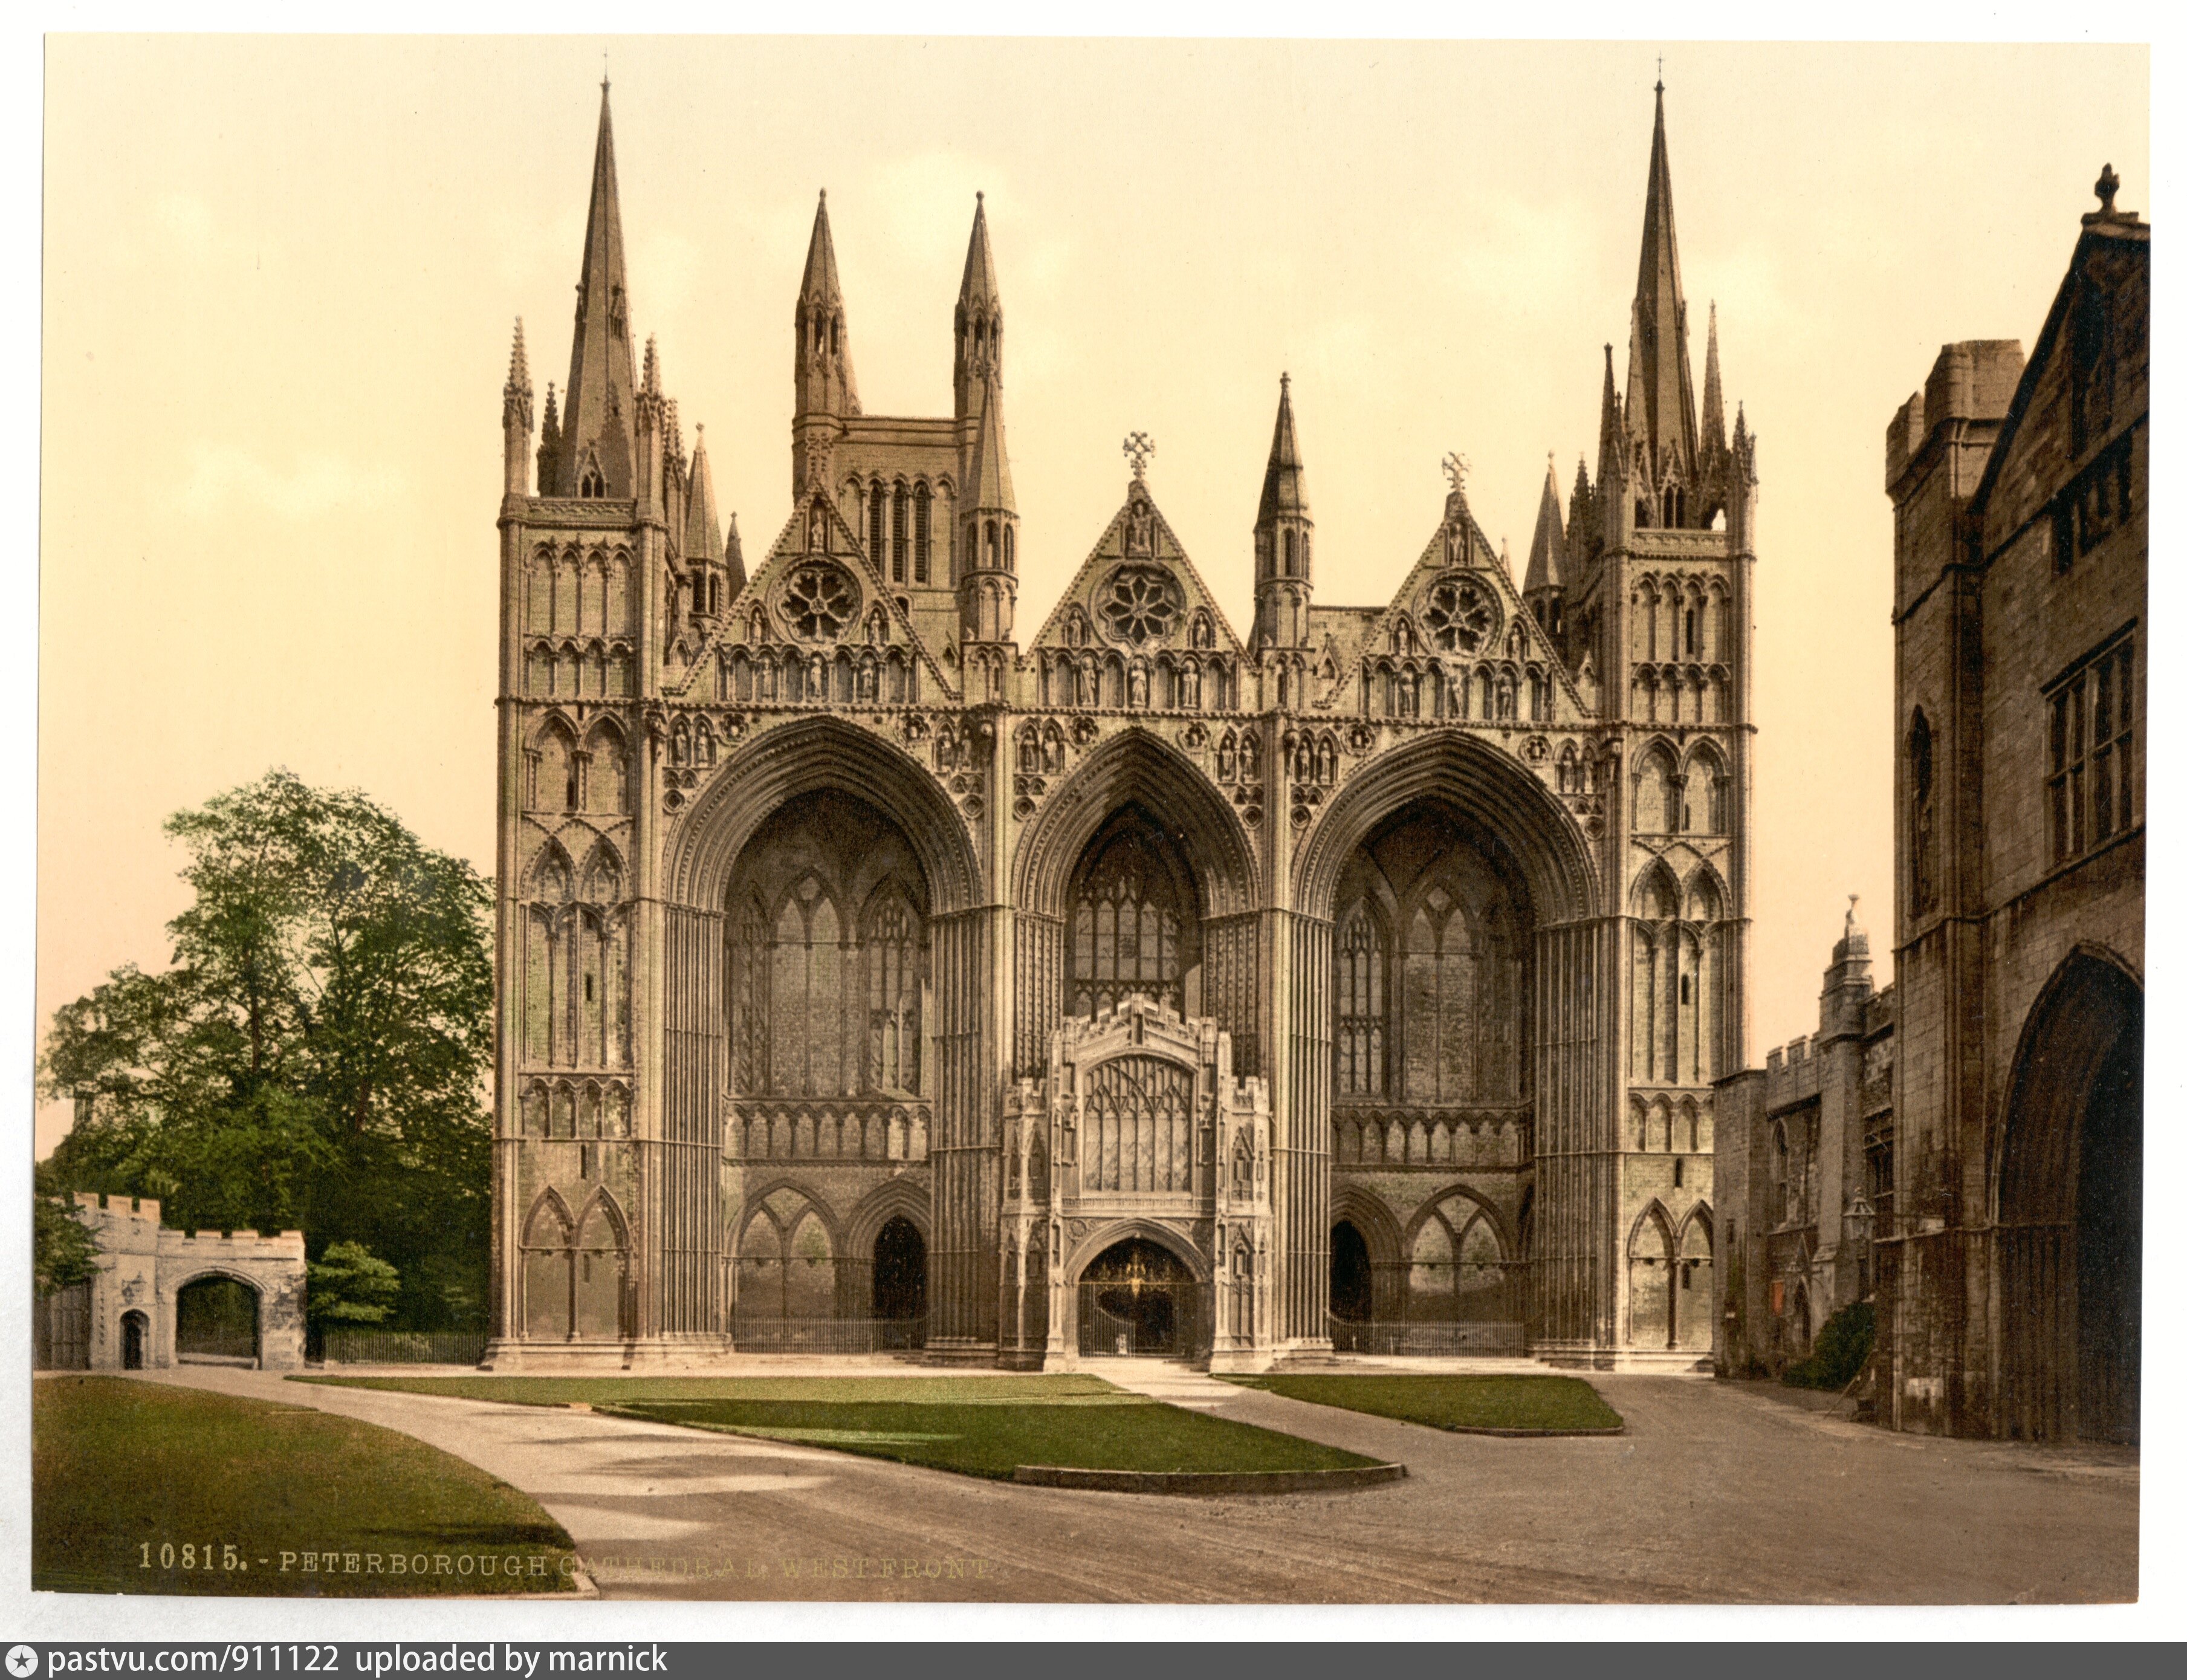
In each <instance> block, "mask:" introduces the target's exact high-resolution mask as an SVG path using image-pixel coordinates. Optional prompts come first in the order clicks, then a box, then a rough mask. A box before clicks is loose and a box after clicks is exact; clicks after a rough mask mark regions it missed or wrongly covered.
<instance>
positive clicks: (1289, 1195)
mask: <svg viewBox="0 0 2187 1680" xmlns="http://www.w3.org/2000/svg"><path fill="white" fill-rule="evenodd" d="M791 324H792V329H793V338H794V370H795V384H796V402H795V412H794V418H793V420H792V424H791V458H790V467H791V484H792V488H793V492H794V497H795V502H794V508H793V511H792V513H791V514H790V518H789V520H788V521H787V522H786V524H785V525H784V527H783V528H782V530H781V531H779V534H778V535H777V536H776V537H774V539H773V542H771V543H770V544H769V545H768V547H767V550H766V552H765V553H764V554H763V556H762V557H761V558H760V559H759V562H758V564H757V565H756V567H755V568H754V569H753V570H751V572H750V574H749V576H748V575H747V572H746V569H745V557H744V553H743V547H742V539H741V537H740V536H739V531H738V529H737V524H736V520H735V519H734V515H732V516H731V517H730V519H729V520H728V525H727V528H726V530H725V529H724V528H723V525H722V520H721V516H720V514H719V512H718V510H717V506H716V502H715V497H714V492H713V489H712V484H711V473H710V469H709V467H708V464H707V458H706V447H705V441H704V438H703V435H701V436H700V437H699V439H698V440H697V441H696V443H695V446H694V447H693V448H692V450H691V451H690V452H689V454H688V455H687V454H686V452H685V449H684V446H683V438H682V434H681V429H680V422H679V419H678V417H677V408H676V405H675V403H674V402H672V401H671V400H670V399H669V398H668V397H667V396H666V394H665V391H664V389H663V386H662V383H661V364H660V359H659V357H658V355H657V352H656V351H655V347H654V346H653V345H652V344H651V343H650V342H648V344H647V346H646V347H645V350H644V355H643V357H639V356H638V354H637V353H636V352H635V351H634V349H633V345H632V337H631V313H630V306H629V301H628V296H627V290H626V285H625V275H624V268H623V256H622V234H621V223H620V211H619V208H618V204H617V196H616V173H615V157H614V145H613V138H612V132H611V127H610V121H609V115H608V110H607V104H606V98H605V93H604V91H603V98H602V107H601V114H600V123H599V136H598V141H597V144H596V150H595V158H594V165H593V197H592V211H591V216H590V220H589V223H588V232H587V236H586V246H585V252H584V256H583V264H582V279H581V282H580V285H579V288H578V303H577V312H576V336H575V342H574V345H573V347H572V351H571V371H570V377H569V381H568V383H567V385H566V386H565V388H564V390H563V391H562V392H561V394H560V396H559V400H558V397H557V394H556V392H555V391H554V388H553V387H552V386H550V387H549V388H548V394H547V401H546V404H545V407H544V413H543V419H542V420H541V423H540V424H539V426H538V428H537V430H536V431H535V429H534V411H533V391H532V385H531V377H530V374H529V372H528V369H527V366H526V352H525V347H524V340H523V334H522V330H521V328H519V330H518V334H517V340H516V345H515V348H514V351H513V354H512V357H511V362H510V368H509V379H508V382H507V385H506V387H505V389H504V391H503V439H504V444H505V452H504V479H503V492H504V494H503V502H502V505H501V514H500V531H501V554H500V564H501V568H502V572H501V576H502V603H503V611H502V622H501V637H502V640H501V688H500V693H501V699H500V701H499V758H500V789H499V854H498V868H497V870H496V875H497V879H498V890H499V895H500V896H499V906H498V913H499V934H498V939H499V946H498V1060H497V1082H496V1110H495V1112H496V1144H495V1167H494V1186H493V1193H494V1201H495V1209H496V1212H495V1233H496V1255H495V1273H494V1305H493V1312H494V1324H495V1340H494V1341H493V1343H492V1346H491V1348H490V1349H489V1358H490V1359H491V1360H492V1362H493V1363H495V1364H497V1365H499V1366H504V1367H507V1366H521V1365H523V1364H524V1363H528V1362H532V1361H543V1360H551V1361H553V1362H554V1363H570V1362H572V1361H575V1362H577V1363H586V1362H597V1363H610V1364H621V1363H631V1362H633V1361H642V1360H649V1359H667V1358H677V1359H690V1358H703V1357H706V1356H708V1355H711V1354H716V1353H719V1352H721V1351H726V1350H728V1349H730V1348H732V1347H743V1348H781V1347H809V1348H815V1349H821V1348H844V1349H848V1348H865V1347H869V1346H897V1345H902V1344H905V1343H915V1344H918V1345H923V1346H924V1347H925V1351H926V1353H927V1356H928V1357H935V1358H961V1359H967V1360H977V1361H988V1362H994V1361H999V1362H1001V1363H1008V1364H1012V1365H1017V1366H1027V1367H1032V1366H1041V1365H1051V1366H1052V1365H1054V1364H1060V1363H1068V1362H1069V1361H1071V1359H1073V1358H1075V1357H1079V1356H1080V1355H1081V1354H1082V1353H1086V1352H1096V1351H1114V1345H1115V1340H1116V1338H1117V1337H1120V1336H1121V1337H1122V1340H1124V1341H1125V1342H1126V1343H1127V1344H1128V1345H1132V1346H1138V1347H1141V1348H1142V1349H1143V1350H1144V1349H1148V1348H1153V1347H1167V1348H1168V1350H1169V1351H1173V1352H1177V1353H1181V1354H1184V1355H1187V1356H1190V1357H1200V1358H1203V1359H1210V1360H1213V1361H1215V1362H1217V1363H1223V1364H1226V1365H1233V1366H1251V1365H1253V1364H1257V1363H1266V1361H1267V1360H1268V1359H1269V1358H1271V1357H1275V1356H1277V1355H1279V1354H1280V1353H1282V1352H1284V1351H1290V1350H1299V1349H1326V1348H1329V1347H1330V1346H1331V1345H1332V1343H1334V1344H1335V1345H1336V1346H1339V1347H1374V1346H1414V1347H1421V1348H1426V1347H1436V1348H1452V1349H1454V1348H1462V1347H1499V1348H1521V1347H1527V1346H1531V1347H1532V1348H1534V1349H1536V1350H1538V1351H1542V1352H1543V1353H1545V1354H1547V1355H1549V1356H1551V1357H1558V1358H1561V1359H1566V1360H1570V1361H1573V1362H1576V1363H1599V1364H1605V1365H1607V1364H1619V1363H1649V1362H1655V1363H1673V1364H1684V1365H1686V1366H1690V1365H1692V1364H1693V1363H1695V1360H1696V1358H1706V1357H1707V1354H1708V1350H1709V1334H1710V1327H1709V1323H1708V1315H1707V1313H1706V1311H1705V1310H1704V1311H1701V1312H1699V1313H1697V1314H1695V1313H1689V1312H1686V1311H1684V1308H1683V1306H1681V1289H1680V1288H1679V1287H1678V1284H1677V1283H1676V1281H1675V1280H1676V1279H1677V1278H1678V1277H1679V1276H1680V1275H1682V1274H1681V1267H1682V1266H1685V1267H1686V1270H1685V1273H1684V1275H1689V1276H1690V1275H1695V1274H1694V1273H1693V1270H1692V1266H1691V1265H1687V1262H1692V1263H1693V1264H1695V1265H1706V1263H1707V1257H1708V1256H1709V1254H1710V1253H1711V1252H1712V1241H1713V1222H1712V1212H1711V1208H1710V1200H1711V1194H1712V1192H1711V1171H1712V1153H1713V1146H1712V1125H1713V1104H1714V1102H1715V1093H1714V1090H1713V1084H1714V1082H1715V1081H1716V1080H1717V1079H1718V1078H1719V1077H1720V1076H1722V1075H1723V1073H1724V1072H1725V1071H1726V1070H1730V1069H1735V1068H1737V1067H1739V1066H1740V1065H1742V1064H1743V1062H1744V1059H1745V1020H1746V1004H1745V997H1746V985H1745V961H1746V932H1747V922H1746V917H1747V905H1748V902H1749V885H1748V879H1747V868H1748V862H1747V859H1748V851H1747V829H1748V787H1749V783H1750V761H1751V727H1750V725H1749V723H1748V721H1747V720H1748V718H1749V717H1750V716H1751V711H1750V703H1749V694H1750V690H1751V681H1750V677H1751V612H1750V606H1749V603H1750V598H1751V571H1752V567H1753V565H1754V552H1755V550H1754V544H1755V517H1756V483H1757V477H1756V472H1755V444H1754V440H1753V438H1752V437H1751V435H1749V434H1748V432H1747V430H1746V420H1745V416H1744V414H1743V413H1741V414H1740V416H1739V417H1738V419H1737V422H1736V424H1735V425H1734V426H1731V427H1729V428H1727V424H1726V414H1725V407H1724V402H1723V391H1722V381H1721V379H1720V377H1719V374H1718V358H1717V351H1716V338H1715V332H1714V323H1713V319H1712V323H1711V330H1710V335H1709V339H1708V346H1707V357H1706V368H1705V373H1704V379H1703V382H1702V391H1701V399H1700V400H1699V401H1698V402H1697V401H1696V400H1695V382H1694V379H1693V374H1692V368H1691V363H1690V360H1689V350H1688V338H1687V319H1686V305H1685V301H1684V292H1683V288H1682V284H1681V280H1680V277H1679V273H1678V255H1677V242H1676V236H1675V230H1674V228H1673V218H1672V205H1671V190H1670V166H1669V157H1668V149H1667V142H1666V140H1665V132H1664V125H1663V113H1662V104H1661V89H1660V88H1658V90H1657V104H1656V128H1655V135H1654V143H1653V150H1652V154H1651V157H1650V169H1649V182H1648V188H1647V194H1646V201H1645V210H1644V220H1643V230H1642V241H1641V260H1640V267H1639V288H1638V292H1637V295H1636V297H1635V301H1634V306H1633V338H1632V344H1631V348H1630V352H1629V356H1628V363H1627V386H1626V389H1625V391H1623V392H1622V394H1621V393H1620V391H1618V389H1617V386H1616V380H1615V377H1614V374H1615V367H1614V362H1612V360H1611V358H1610V357H1609V356H1608V354H1607V351H1605V370H1604V389H1603V396H1602V408H1601V415H1600V428H1599V439H1598V452H1597V456H1596V464H1597V469H1598V471H1597V475H1596V478H1595V480H1594V481H1590V480H1589V478H1588V472H1587V464H1586V463H1585V462H1584V461H1582V462H1581V464H1580V467H1579V471H1578V474H1577V482H1576V484H1575V485H1574V487H1573V489H1572V492H1571V496H1570V497H1569V499H1568V500H1567V498H1566V497H1564V496H1563V495H1562V493H1561V492H1560V489H1559V487H1558V486H1557V483H1556V480H1555V474H1554V472H1552V473H1551V474H1550V475H1549V478H1548V480H1547V481H1546V482H1545V484H1544V486H1543V498H1542V504H1541V510H1540V515H1539V524H1538V529H1537V531H1536V533H1535V537H1534V540H1533V545H1532V552H1531V554H1530V557H1529V560H1528V564H1527V566H1526V574H1525V576H1524V578H1523V580H1522V579H1521V578H1519V577H1517V576H1514V575H1513V573H1512V572H1511V570H1510V569H1509V567H1508V565H1507V564H1506V562H1505V561H1504V559H1501V558H1499V557H1498V554H1497V553H1495V551H1494V550H1493V548H1492V547H1491V545H1490V543H1489V542H1488V541H1487V537H1486V536H1485V535H1484V533H1483V532H1482V531H1481V526H1480V525H1479V524H1478V522H1477V521H1476V520H1475V518H1474V517H1473V515H1472V514H1471V512H1470V509H1469V507H1468V504H1467V500H1466V496H1465V484H1464V464H1463V463H1462V462H1460V461H1458V460H1457V459H1456V458H1453V459H1452V461H1451V462H1450V463H1449V464H1448V465H1449V467H1450V475H1451V479H1452V483H1451V487H1450V490H1449V492H1448V495H1447V496H1446V497H1444V499H1443V501H1442V506H1441V508H1440V512H1439V514H1436V515H1434V516H1433V517H1431V518H1426V519H1424V524H1425V525H1427V526H1428V530H1427V531H1426V537H1425V542H1424V545H1423V547H1422V548H1421V550H1420V554H1419V556H1418V559H1417V561H1416V563H1415V564H1414V566H1413V568H1412V570H1411V571H1410V574H1409V575H1408V576H1407V578H1406V580H1405V582H1404V583H1403V586H1402V587H1400V588H1399V590H1398V591H1397V593H1396V595H1395V596H1394V597H1393V598H1391V600H1390V601H1388V602H1386V603H1382V604H1375V605H1367V606H1340V605H1330V604H1325V603H1324V602H1321V601H1318V600H1317V599H1316V598H1315V577H1314V563H1313V543H1314V525H1313V516H1312V513H1311V508H1310V504H1309V502H1308V498H1307V487H1306V474H1305V469H1304V464H1303V454H1302V450H1301V447H1300V444H1299V428H1298V424H1297V421H1296V416H1295V413H1294V410H1293V406H1292V398H1291V392H1290V382H1289V380H1288V379H1287V378H1286V379H1285V380H1284V382H1283V386H1282V390H1281V391H1280V394H1279V402H1278V405H1277V413H1276V420H1275V427H1274V435H1273V441H1272V445H1271V447H1270V452H1269V459H1268V469H1267V473H1266V475H1265V479H1264V483H1263V486H1262V497H1261V502H1260V508H1259V513H1258V516H1257V521H1256V525H1255V528H1254V531H1253V532H1252V542H1253V553H1254V568H1255V598H1254V620H1253V623H1252V625H1251V627H1250V629H1249V631H1248V632H1247V633H1246V634H1245V635H1243V636H1241V635H1240V634H1239V633H1238V632H1236V631H1235V630H1234V628H1233V626H1232V625H1231V623H1230V621H1228V617H1227V615H1225V614H1224V612H1223V609H1222V607H1221V606H1220V604H1218V603H1217V601H1216V600H1215V598H1213V596H1212V594H1211V593H1210V592H1209V591H1208V589H1207V588H1206V585H1205V583H1204V582H1203V581H1202V579H1201V577H1200V573H1199V572H1198V570H1196V568H1195V566H1194V565H1193V563H1192V561H1191V559H1189V557H1188V556H1187V554H1186V553H1185V550H1184V547H1183V543H1182V542H1181V541H1180V540H1179V538H1178V535H1177V533H1176V532H1175V531H1173V530H1172V528H1171V526H1170V525H1169V524H1168V522H1167V520H1165V519H1164V517H1163V515H1162V513H1161V508H1160V507H1159V505H1158V504H1157V503H1156V500H1155V492H1154V487H1153V486H1152V485H1151V484H1150V482H1149V480H1148V478H1147V475H1146V473H1145V466H1146V463H1147V459H1148V457H1149V454H1150V450H1149V449H1148V448H1147V447H1145V445H1144V439H1139V438H1137V437H1136V436H1135V438H1134V440H1133V443H1132V444H1131V445H1130V446H1128V447H1129V448H1130V449H1131V450H1132V451H1133V457H1134V467H1133V475H1132V477H1131V479H1130V480H1129V482H1127V484H1126V485H1125V486H1123V490H1122V498H1121V501H1120V504H1119V506H1118V508H1117V511H1116V514H1115V516H1114V517H1113V518H1112V519H1111V520H1110V521H1109V523H1108V525H1106V527H1105V529H1104V530H1102V531H1099V532H1098V533H1095V534H1094V537H1093V541H1092V542H1091V544H1090V547H1089V548H1088V551H1087V554H1086V559H1085V560H1084V562H1083V563H1082V565H1081V566H1080V568H1079V569H1078V570H1077V575H1076V576H1074V577H1073V578H1072V579H1071V582H1070V583H1069V584H1068V586H1067V587H1065V590H1064V591H1063V593H1062V595H1061V598H1060V599H1059V600H1058V601H1057V602H1056V603H1055V605H1054V609H1053V610H1051V611H1050V612H1049V615H1047V618H1046V619H1045V621H1043V623H1041V624H1040V625H1039V626H1037V627H1032V629H1031V631H1030V633H1029V634H1027V635H1026V636H1025V637H1024V638H1023V639H1022V640H1020V634H1019V626H1017V623H1016V621H1015V607H1016V600H1017V589H1018V576H1019V552H1020V529H1019V515H1018V512H1017V508H1016V504H1015V495H1014V492H1013V490H1012V486H1011V478H1010V469H1009V452H1008V448H1007V444H1006V433H1005V429H1004V390H1005V384H1004V344H1005V328H1004V307H1003V301H1002V292H1001V287H1000V284H999V281H998V269H997V265H996V262H995V259H994V255H993V250H992V244H991V240H990V233H989V229H988V225H987V216H986V212H985V208H984V206H983V205H982V206H981V207H980V208H979V209H977V210H976V211H975V216H974V218H973V225H972V233H971V239H970V248H969V250H968V251H967V255H966V259H965V264H964V279H963V284H962V287H961V289H960V292H959V298H958V301H957V306H956V309H955V312H954V317H953V322H952V323H951V331H952V337H953V359H954V376H953V408H952V411H951V412H950V413H948V414H947V415H946V416H941V417H936V418H930V419H897V418H881V417H875V416H872V415H869V414H866V413H864V412H863V409H862V408H861V407H860V404H859V401H858V396H857V379H856V377H855V374H854V372H853V368H852V358H851V349H850V332H849V324H848V314H847V309H846V301H845V295H844V292H843V289H842V285H841V279H840V277H839V273H838V269H837V263H836V257H835V243H834V236H833V232H832V229H831V227H830V223H829V209H828V205H827V203H826V201H825V199H823V200H822V203H821V205H820V209H819V212H818V216H816V218H815V222H814V225H813V229H812V242H811V246H810V249H809V251H808V254H807V262H806V267H805V273H804V278H803V282H802V284H801V288H800V291H799V295H798V298H797V300H796V305H795V308H794V311H793V322H792V323H791ZM1701 1299H1702V1300H1703V1301H1706V1286H1704V1288H1703V1290H1702V1294H1701ZM1120 1325H1121V1327H1122V1328H1119V1326H1120Z"/></svg>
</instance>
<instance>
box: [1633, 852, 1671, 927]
mask: <svg viewBox="0 0 2187 1680" xmlns="http://www.w3.org/2000/svg"><path fill="white" fill-rule="evenodd" d="M1678 903H1679V897H1678V877H1677V876H1676V875H1673V874H1672V873H1671V866H1670V865H1669V864H1668V863H1666V862H1664V861H1663V860H1662V859H1661V858H1660V857H1658V858H1657V859H1656V861H1655V862H1652V863H1650V865H1649V866H1648V867H1647V868H1644V869H1643V870H1642V871H1641V872H1640V876H1639V879H1638V880H1636V881H1634V882H1633V915H1634V916H1635V917H1637V918H1639V919H1640V920H1641V921H1644V922H1668V921H1674V920H1676V919H1677V918H1678Z"/></svg>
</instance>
